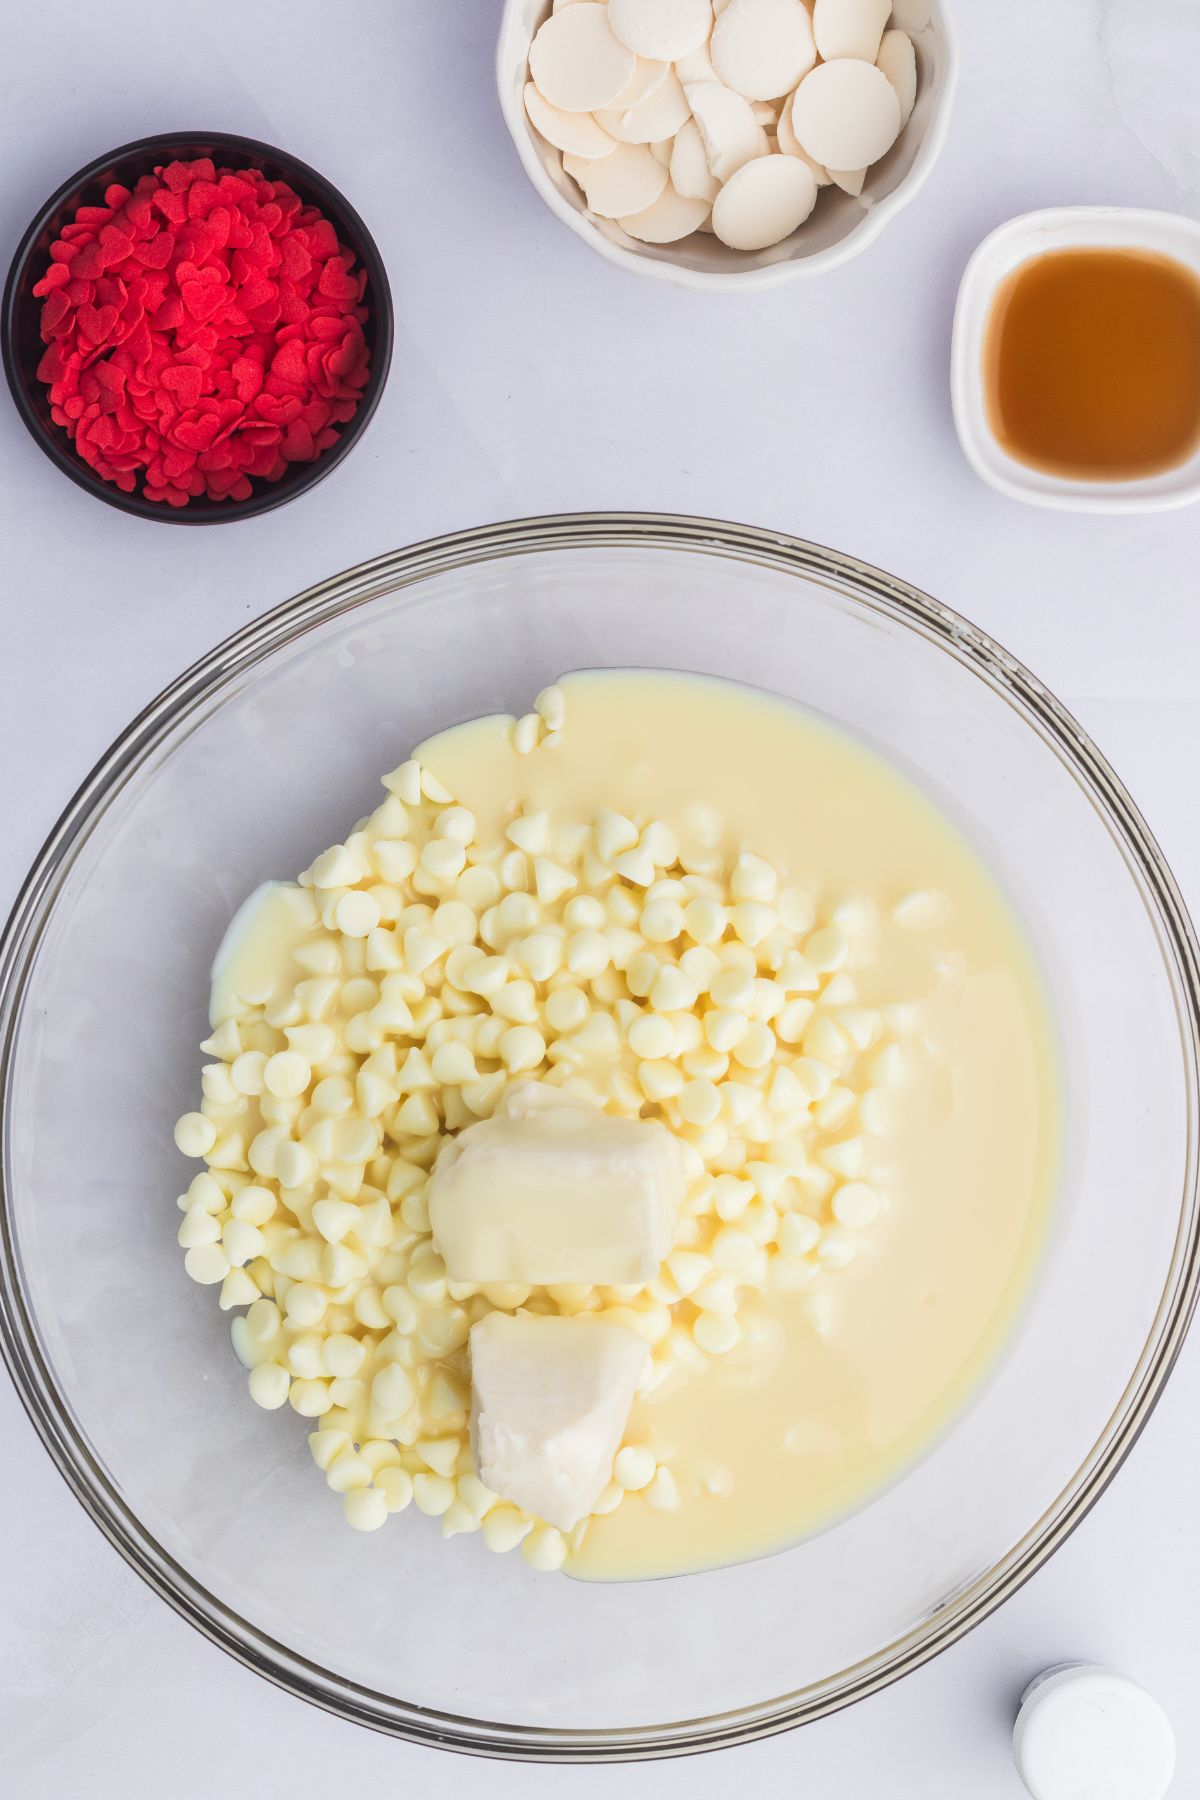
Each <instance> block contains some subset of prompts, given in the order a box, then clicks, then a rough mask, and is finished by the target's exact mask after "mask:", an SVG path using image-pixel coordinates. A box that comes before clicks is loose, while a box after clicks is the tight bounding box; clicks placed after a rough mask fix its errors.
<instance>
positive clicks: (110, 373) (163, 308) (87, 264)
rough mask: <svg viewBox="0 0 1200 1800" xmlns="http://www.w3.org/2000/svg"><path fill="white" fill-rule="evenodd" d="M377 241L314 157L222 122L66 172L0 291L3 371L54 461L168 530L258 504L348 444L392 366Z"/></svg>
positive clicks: (283, 494)
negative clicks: (232, 130) (233, 132)
mask: <svg viewBox="0 0 1200 1800" xmlns="http://www.w3.org/2000/svg"><path fill="white" fill-rule="evenodd" d="M392 336H393V315H392V300H391V293H390V291H389V288H388V281H387V276H386V273H385V272H384V267H383V262H382V260H381V258H380V255H379V251H378V249H377V248H376V245H375V241H374V239H373V238H372V237H371V234H370V232H369V231H368V230H367V228H366V226H365V225H364V224H363V221H362V220H361V218H360V217H359V216H358V214H357V212H355V210H354V208H353V207H352V206H351V205H350V203H349V202H348V201H347V200H346V199H345V197H344V196H343V195H342V194H340V193H339V192H338V190H337V189H336V188H335V187H333V186H332V185H331V183H329V182H328V181H326V180H325V178H324V177H323V176H321V175H319V174H318V173H317V172H316V170H315V169H311V168H309V167H308V166H307V164H305V163H302V162H300V161H299V160H298V159H297V158H295V157H293V156H290V155H288V154H287V153H286V152H284V151H281V150H276V149H273V148H272V147H271V146H270V145H268V144H260V143H257V142H255V141H254V140H253V139H252V138H242V137H232V136H228V135H226V134H223V133H219V132H207V133H205V132H193V133H186V134H181V135H179V136H175V137H156V138H143V139H140V140H139V141H138V142H137V143H133V144H125V145H123V146H122V147H121V148H120V149H118V150H112V151H109V153H108V154H107V155H106V156H101V157H98V158H97V159H96V161H95V162H93V163H91V164H89V166H88V167H87V168H85V169H82V170H80V171H79V173H78V174H76V175H74V176H72V178H71V180H70V181H68V182H66V183H64V185H63V186H62V187H61V188H60V189H59V190H58V192H57V193H56V194H55V195H54V196H53V198H52V199H51V200H50V201H48V202H47V204H46V206H45V207H43V209H42V211H41V212H40V213H39V214H38V216H37V218H36V219H35V220H34V221H33V223H32V224H31V225H30V227H29V229H28V231H27V232H26V233H25V235H24V237H23V238H22V240H21V243H20V245H19V247H18V249H17V253H16V256H15V257H14V259H13V263H12V267H11V269H10V271H9V276H8V282H7V285H6V287H5V291H4V302H3V319H2V332H0V341H2V348H3V357H4V367H5V373H6V375H7V377H8V384H9V387H10V389H11V390H12V395H13V399H14V400H15V402H16V405H17V408H18V410H19V412H20V414H21V416H22V418H23V419H24V421H25V424H26V425H27V427H28V428H29V431H30V432H31V434H32V436H33V437H34V438H35V440H36V441H37V443H38V444H39V445H40V447H41V448H42V450H44V451H45V453H46V455H47V456H48V457H50V459H51V461H52V462H54V463H56V464H57V465H58V467H59V468H60V469H61V470H62V471H63V473H64V474H66V475H69V476H70V478H71V479H72V481H74V482H75V483H76V484H77V485H78V486H80V487H82V488H85V489H86V490H87V491H88V492H89V493H91V494H94V495H95V496H96V497H97V498H98V499H100V500H105V501H107V502H108V503H109V504H110V505H112V506H116V507H119V508H120V509H121V510H122V511H124V512H128V513H133V514H136V515H137V516H138V517H140V518H144V519H159V520H163V521H165V522H168V523H171V524H176V525H210V524H217V523H220V522H221V521H232V520H235V519H242V518H247V517H251V516H253V515H255V514H258V513H263V512H268V511H270V510H271V509H272V508H273V507H276V506H281V505H283V503H284V502H285V501H288V500H293V499H295V497H296V495H297V494H300V493H302V492H304V490H305V489H307V488H310V487H312V486H314V485H315V484H316V483H317V482H318V481H320V480H322V479H323V477H324V476H326V475H327V474H329V473H330V471H331V470H332V469H333V468H334V467H335V466H336V465H337V464H338V463H339V462H340V461H341V460H342V458H343V457H344V456H346V455H347V453H348V452H349V450H350V449H351V447H352V446H353V445H354V444H355V443H356V442H357V440H358V438H359V437H360V436H361V435H362V432H363V431H364V430H365V428H366V426H367V424H368V423H369V421H370V419H371V416H372V414H373V413H374V411H375V408H376V406H377V405H378V402H379V398H380V395H381V394H382V392H383V386H384V383H385V381H386V379H387V373H388V366H389V363H390V361H391V353H392Z"/></svg>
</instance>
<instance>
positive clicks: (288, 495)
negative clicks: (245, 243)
mask: <svg viewBox="0 0 1200 1800" xmlns="http://www.w3.org/2000/svg"><path fill="white" fill-rule="evenodd" d="M200 156H211V157H212V159H213V161H214V162H215V163H216V164H217V165H218V167H222V166H223V167H229V168H255V169H261V170H262V172H263V174H264V175H266V177H267V178H268V180H279V181H286V182H287V183H288V185H289V186H290V187H292V188H294V189H295V191H296V192H297V193H298V194H299V195H300V197H301V199H302V200H304V201H305V202H307V203H310V204H312V205H314V206H316V207H318V208H319V209H320V210H321V212H322V213H324V215H325V217H326V218H327V219H328V220H329V222H330V224H331V225H332V226H333V228H334V230H335V231H336V232H337V235H338V237H339V239H340V240H341V242H342V243H343V244H345V246H346V248H347V249H348V250H352V251H353V252H354V255H355V257H356V259H357V261H358V263H359V265H360V266H361V267H362V268H364V269H365V270H366V272H367V287H366V293H365V294H364V296H363V303H364V305H365V306H366V307H367V320H366V323H365V325H364V326H363V334H364V336H365V338H366V341H367V345H368V347H369V349H370V352H371V370H370V377H369V379H368V381H367V385H366V387H365V388H364V389H363V391H362V399H361V400H360V402H359V406H358V410H357V412H356V413H355V414H354V417H353V418H352V419H351V420H350V421H349V423H348V424H346V425H343V426H341V427H340V435H339V437H338V441H337V443H336V444H332V445H331V446H330V447H329V449H328V450H325V451H323V452H322V454H321V455H320V456H318V457H317V458H316V460H315V461H314V462H307V463H291V464H289V466H288V469H287V472H286V474H284V475H282V476H281V477H280V479H279V480H278V481H274V482H267V481H261V480H255V481H254V484H253V485H254V492H253V493H252V494H251V496H250V498H249V499H248V500H210V499H208V498H207V497H204V498H201V499H193V500H189V502H188V504H187V505H186V506H181V507H178V508H176V507H172V506H168V505H166V503H165V502H163V501H155V500H147V499H146V498H145V497H144V495H143V494H142V493H141V492H140V491H135V492H134V493H132V494H126V493H122V491H121V489H120V488H119V487H117V485H116V484H115V482H111V481H104V480H102V479H101V477H100V476H99V475H97V474H95V473H94V471H93V470H92V469H91V468H90V467H89V466H88V464H87V463H86V462H85V461H84V460H83V458H82V457H81V456H79V455H78V454H77V453H76V450H75V446H74V444H73V443H72V442H71V439H70V438H69V437H68V436H67V434H66V432H65V431H64V430H63V429H62V427H61V426H59V425H56V424H55V423H54V421H53V419H52V418H51V417H50V397H49V394H48V392H47V390H46V388H45V387H44V386H43V385H42V383H41V382H40V381H39V380H38V378H37V366H38V363H39V362H40V361H41V358H42V353H43V351H44V349H45V345H44V344H43V343H42V340H41V335H40V333H39V329H38V323H39V319H40V316H41V310H42V301H41V300H39V299H38V298H36V296H35V295H34V293H33V286H34V283H35V282H36V281H38V280H39V279H40V278H41V276H42V275H43V274H44V273H45V270H46V266H47V264H48V261H49V252H50V245H51V244H52V243H53V241H54V239H55V238H56V237H57V236H58V235H59V232H60V231H61V229H62V227H63V226H64V225H66V224H67V223H68V222H69V221H70V220H71V219H73V218H74V216H75V209H76V208H77V207H79V206H90V205H98V204H100V203H101V202H102V201H103V198H104V190H105V188H106V187H108V186H109V185H110V184H111V183H112V182H114V181H119V182H123V183H125V185H126V186H128V187H132V186H133V184H134V182H135V181H136V180H137V178H138V176H139V175H145V174H147V173H148V172H149V171H150V170H151V169H153V168H154V167H156V166H157V165H159V164H163V163H169V162H173V161H175V160H176V159H177V158H178V159H181V160H183V161H188V160H191V159H193V158H195V157H200ZM393 329H394V319H393V313H392V296H391V291H390V289H389V287H388V279H387V275H386V273H385V272H384V267H383V261H382V259H381V257H380V255H379V250H378V248H377V246H376V243H375V240H374V238H373V237H372V236H371V234H370V232H369V231H368V230H367V228H366V226H365V225H364V224H363V222H362V220H361V219H360V218H359V216H358V214H357V213H356V212H355V210H354V208H353V207H352V206H351V205H350V202H349V201H348V200H347V199H346V198H345V196H344V195H342V194H340V193H339V192H338V190H337V189H336V188H335V187H334V186H332V184H331V183H330V182H328V181H326V180H325V177H324V176H323V175H318V174H317V171H316V170H315V169H310V168H309V166H308V164H307V163H302V162H300V161H299V159H298V158H297V157H294V156H289V155H287V153H286V152H285V151H283V150H275V149H272V147H271V145H270V144H260V143H257V142H256V141H255V139H253V138H243V137H233V136H230V135H229V134H227V133H225V132H220V131H185V132H179V133H177V134H173V135H170V136H164V137H148V138H139V139H138V141H137V142H136V143H134V144H122V146H121V147H120V149H119V150H110V151H109V152H108V154H107V155H106V156H98V157H97V158H96V160H95V162H92V163H89V164H88V166H87V167H86V168H85V169H80V171H79V172H78V174H76V175H72V177H71V179H70V180H69V181H67V182H64V184H63V186H62V187H60V188H59V190H58V192H57V193H56V194H55V195H53V196H52V198H51V199H50V200H48V201H47V203H46V205H45V206H44V207H43V208H42V210H41V212H39V214H38V215H37V218H36V219H34V221H33V223H32V224H31V225H30V227H29V229H28V231H27V232H26V233H25V235H24V237H23V238H22V239H21V242H20V244H19V245H18V247H17V253H16V255H15V257H14V258H13V263H12V267H11V269H10V270H9V273H8V281H7V283H6V284H5V289H4V305H3V318H2V320H0V351H2V353H3V358H4V372H5V374H6V375H7V377H8V385H9V387H10V388H11V389H12V396H13V399H14V400H15V401H16V404H17V410H18V412H19V413H20V415H21V417H22V418H23V419H24V421H25V424H26V425H27V426H28V428H29V431H30V433H31V435H32V436H33V438H34V439H35V441H36V442H37V444H38V446H39V448H40V449H42V450H44V451H45V453H46V455H47V456H48V457H49V458H50V460H51V462H53V463H55V464H56V465H57V466H58V468H60V469H61V470H62V472H63V474H64V475H69V476H70V478H71V480H72V481H73V482H75V484H76V485H77V486H78V487H81V488H84V489H86V491H87V492H88V493H89V494H94V495H95V496H96V498H97V500H104V501H106V502H107V504H108V505H109V506H116V507H119V508H120V509H121V511H122V512H127V513H133V514H134V515H135V516H136V517H137V518H139V519H157V520H159V521H161V522H162V523H163V524H166V525H218V524H221V523H224V522H229V523H232V522H233V521H234V520H236V519H246V518H250V517H252V516H253V515H255V514H256V513H264V512H270V511H271V510H272V508H273V507H276V506H282V505H283V504H284V503H285V502H286V501H288V500H294V499H295V498H296V495H297V494H302V493H304V492H305V490H306V489H307V488H311V487H315V485H316V483H317V482H318V481H323V480H324V478H325V476H326V475H328V474H329V472H330V470H331V469H334V468H336V466H337V465H338V463H340V462H341V461H342V459H343V458H344V457H346V456H348V455H349V453H350V451H351V449H352V448H353V446H354V445H355V444H356V443H357V442H358V440H359V438H360V437H361V436H362V434H363V432H364V431H365V430H366V428H367V425H368V424H369V423H370V420H371V416H372V414H373V413H374V411H375V408H376V407H377V406H378V404H379V397H380V395H381V394H382V393H383V387H384V383H385V382H386V380H387V376H388V365H389V364H390V362H391V359H392V336H393Z"/></svg>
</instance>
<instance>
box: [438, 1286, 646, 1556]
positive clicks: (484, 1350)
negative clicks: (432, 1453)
mask: <svg viewBox="0 0 1200 1800" xmlns="http://www.w3.org/2000/svg"><path fill="white" fill-rule="evenodd" d="M470 1346H471V1386H472V1390H473V1399H472V1410H471V1448H472V1452H473V1455H474V1458H475V1468H476V1470H477V1472H478V1474H479V1478H480V1480H481V1481H482V1482H483V1484H484V1486H485V1487H489V1488H491V1489H492V1491H493V1493H496V1494H499V1495H500V1496H501V1497H502V1498H503V1499H505V1500H511V1501H512V1502H513V1503H514V1505H516V1506H521V1507H523V1508H524V1509H525V1511H526V1512H529V1513H532V1514H533V1515H534V1517H535V1518H539V1519H545V1521H546V1523H547V1524H548V1525H556V1526H557V1527H558V1529H559V1530H560V1531H570V1530H571V1529H572V1527H573V1526H575V1525H578V1523H579V1521H580V1519H586V1518H587V1516H588V1514H589V1513H590V1512H591V1511H592V1510H593V1508H594V1507H595V1504H596V1501H597V1500H598V1499H599V1498H600V1495H601V1493H602V1492H603V1490H604V1488H605V1487H606V1486H607V1485H608V1483H609V1481H610V1480H611V1478H612V1470H613V1461H614V1459H615V1457H616V1454H617V1451H618V1449H619V1448H620V1444H621V1438H622V1436H623V1435H624V1431H625V1423H626V1420H627V1419H628V1417H629V1408H630V1406H631V1405H632V1404H633V1396H634V1394H635V1393H636V1391H637V1386H638V1383H639V1382H640V1381H641V1379H642V1377H643V1375H644V1373H645V1371H646V1368H647V1365H648V1362H649V1356H650V1352H649V1349H648V1347H647V1345H646V1342H645V1340H644V1339H643V1338H641V1337H639V1336H638V1334H637V1332H636V1331H631V1330H630V1329H629V1327H628V1326H627V1325H617V1324H611V1323H609V1322H608V1321H606V1320H604V1319H589V1318H586V1317H581V1316H575V1317H573V1318H562V1317H559V1316H557V1315H553V1314H550V1315H543V1314H538V1313H517V1314H510V1313H501V1312H494V1313H489V1314H488V1316H487V1318H485V1319H481V1320H480V1321H479V1323H478V1325H474V1326H472V1328H471V1337H470Z"/></svg>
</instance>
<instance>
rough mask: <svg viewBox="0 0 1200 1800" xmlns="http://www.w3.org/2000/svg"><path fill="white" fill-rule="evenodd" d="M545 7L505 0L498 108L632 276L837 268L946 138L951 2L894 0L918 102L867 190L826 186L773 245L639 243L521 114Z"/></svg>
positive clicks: (547, 197)
mask: <svg viewBox="0 0 1200 1800" xmlns="http://www.w3.org/2000/svg"><path fill="white" fill-rule="evenodd" d="M549 12H550V0H505V5H504V14H503V17H502V19H501V22H500V40H499V43H498V45H497V48H496V81H497V85H498V87H499V90H500V110H501V112H502V113H503V114H504V122H505V124H506V125H507V126H508V129H509V132H510V134H511V136H512V140H513V143H514V144H515V145H516V146H517V154H518V156H519V157H520V158H521V164H522V167H523V168H524V170H525V173H526V174H527V175H528V177H529V179H530V181H531V182H532V183H533V185H534V187H535V188H536V189H537V191H538V193H539V194H540V195H541V197H542V199H543V200H544V201H545V202H546V205H547V206H548V207H549V208H550V210H551V212H552V213H554V215H555V216H556V217H557V218H559V219H561V220H562V222H563V224H564V225H569V226H570V228H571V230H572V231H574V232H575V233H576V234H577V235H578V236H579V237H581V238H582V239H583V240H584V242H585V243H587V244H590V245H591V246H592V249H593V250H598V251H599V252H600V255H601V256H604V257H607V259H608V261H609V262H613V263H617V264H618V265H619V266H620V267H621V268H623V269H631V270H632V271H633V272H634V274H636V275H651V276H654V277H655V278H656V279H657V280H660V281H673V282H675V283H677V284H678V285H679V286H680V287H691V288H725V289H729V288H761V287H774V286H776V284H777V283H779V282H781V281H790V280H792V279H793V278H794V277H795V276H798V275H819V274H821V273H822V272H823V271H824V270H825V269H832V268H836V266H837V265H838V264H839V263H843V262H846V261H847V260H848V259H849V258H850V257H852V256H857V254H858V252H859V251H860V250H865V249H866V247H867V245H868V244H870V243H873V242H874V240H875V238H876V237H877V236H878V235H879V233H880V232H881V231H882V230H883V227H884V226H885V225H886V224H887V222H888V220H889V219H891V218H893V217H894V215H895V214H896V213H898V212H899V211H900V209H901V207H903V206H906V205H907V204H908V202H909V201H910V200H911V199H912V198H913V196H914V195H915V194H916V193H917V192H918V191H919V190H920V188H921V186H922V185H923V183H924V181H925V178H926V176H927V175H928V174H929V171H930V170H931V169H932V167H933V165H934V163H935V162H936V160H937V156H938V152H939V151H940V150H941V147H942V143H943V141H944V139H945V136H946V130H947V127H948V125H949V122H950V107H951V103H952V101H953V98H954V88H955V83H956V80H957V76H958V47H957V43H956V40H955V36H954V28H953V25H952V23H951V19H950V9H949V6H948V5H947V4H945V3H944V0H895V3H894V7H893V11H892V18H891V21H890V23H891V24H893V25H898V26H900V27H901V28H902V29H903V30H905V31H907V32H908V34H909V36H910V37H911V38H912V40H913V46H914V48H915V50H916V53H917V102H916V105H915V106H914V108H913V113H912V117H911V118H910V119H909V121H908V123H907V124H906V125H905V127H904V129H903V130H902V131H901V133H900V136H899V137H898V138H897V140H896V142H895V144H894V145H893V146H892V148H891V149H890V150H889V151H888V153H887V155H886V156H885V157H883V158H882V159H881V160H880V161H879V162H877V163H876V164H875V165H874V166H873V167H872V168H871V169H870V171H869V172H868V174H867V180H866V184H865V186H864V188H863V191H862V194H861V195H859V196H858V197H857V198H855V197H853V196H852V195H850V194H844V193H842V192H841V191H840V190H838V189H833V188H822V190H821V192H820V194H819V196H818V199H817V207H816V211H815V212H814V213H813V215H812V217H811V219H809V220H808V222H807V224H805V225H803V226H801V228H800V230H799V231H798V232H796V233H795V234H794V235H793V236H792V237H790V238H785V240H784V241H783V243H782V244H773V245H772V246H771V248H770V249H768V250H756V251H739V250H730V249H729V248H728V247H727V246H726V245H725V244H722V243H721V242H720V241H719V240H718V239H717V238H715V237H710V236H708V235H706V234H704V233H701V232H693V234H692V236H691V237H689V238H685V239H684V240H683V241H682V242H681V243H678V244H640V243H638V242H637V241H636V239H634V238H631V237H630V236H629V235H628V233H627V232H624V231H622V229H621V227H620V226H619V225H618V224H617V223H616V221H615V220H614V219H599V218H597V217H596V216H595V215H594V214H593V213H590V212H589V211H588V210H587V207H586V205H585V202H584V198H583V195H582V194H581V193H580V191H579V189H578V188H577V187H576V185H575V183H574V182H573V181H572V180H571V177H570V176H569V175H568V174H566V172H565V171H564V169H563V166H562V157H561V155H560V153H559V152H558V151H557V150H555V149H554V148H553V146H552V145H550V144H548V143H547V142H546V141H545V139H544V138H542V137H540V136H539V135H538V133H537V132H536V131H535V130H534V129H533V127H532V126H531V125H530V123H529V120H528V119H527V117H526V116H525V107H524V105H523V103H522V97H521V96H522V92H523V90H524V87H525V83H526V81H527V80H528V78H529V69H528V63H529V46H530V44H531V42H532V41H533V37H534V34H535V33H536V31H537V29H538V27H539V25H541V23H542V20H543V19H544V18H546V17H547V15H548V14H549Z"/></svg>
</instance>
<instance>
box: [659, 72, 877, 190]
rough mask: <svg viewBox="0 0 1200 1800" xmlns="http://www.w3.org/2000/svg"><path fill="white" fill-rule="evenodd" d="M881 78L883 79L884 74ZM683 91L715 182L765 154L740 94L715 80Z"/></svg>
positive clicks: (762, 139)
mask: <svg viewBox="0 0 1200 1800" xmlns="http://www.w3.org/2000/svg"><path fill="white" fill-rule="evenodd" d="M876 72H877V73H878V71H876ZM883 79H884V80H885V81H886V77H884V78H883ZM684 92H685V94H686V95H687V100H688V105H689V106H690V107H691V109H692V117H693V119H694V120H695V121H696V126H697V129H698V130H699V133H700V141H701V143H702V144H703V145H704V154H705V156H706V157H707V159H708V166H709V168H710V169H711V170H712V173H713V174H714V175H715V176H716V178H717V180H718V181H728V180H729V177H730V176H731V175H733V174H735V173H736V171H737V170H738V169H740V168H741V167H742V165H743V163H748V162H750V161H751V160H752V159H753V158H754V157H756V156H765V155H766V154H767V152H768V150H769V149H770V145H769V143H768V142H767V134H766V132H765V131H764V130H763V128H762V126H761V125H760V124H758V122H757V120H756V119H755V117H754V114H753V113H752V112H751V110H750V102H749V101H748V100H747V99H746V98H745V97H744V96H743V95H742V94H735V93H734V91H733V89H732V88H727V87H723V86H722V85H721V83H720V82H717V81H701V82H695V83H692V84H691V85H689V86H688V87H686V88H685V89H684ZM898 105H899V102H898V101H897V106H898Z"/></svg>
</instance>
